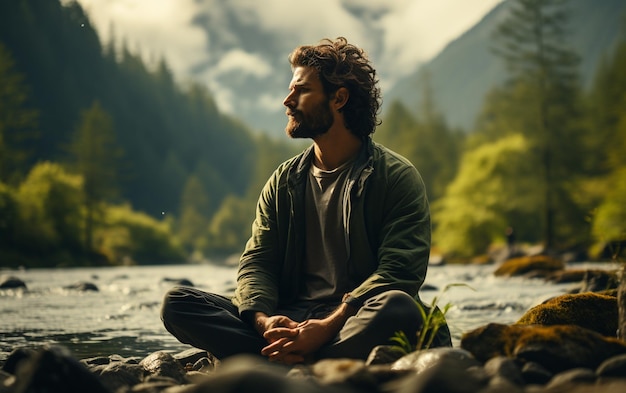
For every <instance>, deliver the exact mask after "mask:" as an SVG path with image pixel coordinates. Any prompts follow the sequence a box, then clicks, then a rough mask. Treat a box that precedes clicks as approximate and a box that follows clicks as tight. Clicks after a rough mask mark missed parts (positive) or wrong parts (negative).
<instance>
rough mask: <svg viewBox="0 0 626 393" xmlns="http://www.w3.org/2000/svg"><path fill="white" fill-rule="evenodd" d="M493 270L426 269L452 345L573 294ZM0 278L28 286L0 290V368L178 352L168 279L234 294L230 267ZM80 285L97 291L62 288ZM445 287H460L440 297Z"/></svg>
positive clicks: (425, 294) (429, 293)
mask: <svg viewBox="0 0 626 393" xmlns="http://www.w3.org/2000/svg"><path fill="white" fill-rule="evenodd" d="M588 265H589V264H581V265H577V266H576V267H587V266H588ZM593 267H606V268H610V267H613V268H614V267H615V266H612V265H609V264H603V265H598V264H593ZM494 270H495V266H494V265H443V266H431V267H429V270H428V276H427V278H426V283H427V284H429V285H430V286H434V287H436V288H438V290H423V291H421V297H422V299H423V300H424V301H425V302H428V303H430V302H431V301H432V300H433V299H434V297H437V298H438V299H439V300H438V304H439V305H445V304H448V303H450V304H451V308H450V309H449V311H448V314H447V319H448V324H449V326H450V330H451V332H452V336H453V344H454V345H455V346H457V345H458V343H459V340H460V337H461V335H462V333H463V332H466V331H469V330H472V329H474V328H477V327H479V326H482V325H484V324H486V323H488V322H500V323H513V322H515V321H516V320H517V319H518V318H519V317H520V316H521V315H522V314H523V313H524V312H525V311H526V310H527V309H529V308H530V307H532V306H534V305H536V304H539V303H540V302H542V301H543V300H545V299H547V298H549V297H552V296H555V295H560V294H563V293H566V292H568V291H570V290H571V289H573V288H576V287H577V285H576V284H552V283H546V282H545V281H543V280H539V279H532V280H530V279H523V278H500V277H495V276H493V274H492V272H493V271H494ZM0 275H12V276H16V277H18V278H20V279H21V280H23V281H24V282H25V283H26V285H27V289H26V290H0V363H2V362H3V361H4V360H6V358H7V356H8V355H9V354H10V352H11V351H12V350H13V349H14V348H17V347H20V346H34V347H36V346H39V345H42V344H61V345H64V346H66V347H67V348H69V349H70V350H71V351H72V353H73V354H74V355H75V356H76V357H77V358H81V359H82V358H87V357H92V356H100V355H111V354H119V355H121V356H125V357H127V356H139V357H143V356H146V355H147V354H149V353H151V352H154V351H157V350H166V351H170V352H178V351H182V350H184V349H187V348H189V347H188V346H187V345H184V344H181V343H179V342H178V341H176V339H174V338H173V337H172V336H171V335H170V334H169V333H168V332H167V331H166V330H165V328H164V327H163V325H162V324H161V320H160V317H159V308H160V303H161V299H162V297H163V295H164V293H165V292H166V291H167V289H168V288H170V287H171V286H172V285H173V284H172V282H171V281H167V279H183V278H184V279H188V280H190V281H191V282H192V283H193V284H194V285H195V286H196V287H198V288H201V289H203V290H207V291H211V292H216V293H223V294H229V293H232V291H233V288H234V285H235V284H234V283H235V270H234V268H232V267H227V266H221V265H212V264H203V265H198V264H194V265H167V266H128V267H107V268H63V269H26V270H14V271H11V270H0ZM78 282H90V283H93V284H95V285H96V286H97V287H98V289H99V290H98V291H85V292H80V291H76V290H70V289H64V288H65V287H67V286H69V285H72V284H75V283H78ZM449 284H463V285H462V286H451V287H449V288H448V290H447V291H443V290H442V289H443V288H444V287H446V286H447V285H449Z"/></svg>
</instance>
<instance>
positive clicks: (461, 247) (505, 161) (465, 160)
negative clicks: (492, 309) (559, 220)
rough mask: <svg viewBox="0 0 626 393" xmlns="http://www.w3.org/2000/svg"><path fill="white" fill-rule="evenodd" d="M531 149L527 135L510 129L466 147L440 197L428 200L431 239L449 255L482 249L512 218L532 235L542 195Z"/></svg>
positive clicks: (472, 252) (527, 233) (473, 253)
mask: <svg viewBox="0 0 626 393" xmlns="http://www.w3.org/2000/svg"><path fill="white" fill-rule="evenodd" d="M530 151H531V150H530V145H529V142H528V140H527V139H526V138H524V137H523V136H522V135H520V134H512V135H510V136H508V137H504V138H502V139H500V140H498V141H495V142H493V143H488V144H483V145H480V146H479V147H477V148H475V149H474V150H472V151H468V152H466V153H465V154H464V155H463V157H462V159H461V165H460V168H459V173H458V174H457V176H456V178H455V179H454V180H453V181H452V183H451V184H450V185H449V187H448V189H447V190H446V194H445V196H444V197H443V198H441V199H440V200H438V201H436V202H435V203H434V204H433V221H435V222H436V225H435V227H434V232H433V243H434V244H435V245H437V247H439V248H440V249H442V251H444V252H446V253H448V254H451V255H457V256H461V257H470V256H474V255H477V254H480V253H483V252H484V251H485V250H486V249H487V247H488V246H489V245H490V244H491V243H492V242H494V241H495V240H496V239H499V238H501V236H502V234H503V233H504V230H505V228H506V227H507V226H509V225H511V224H513V223H514V224H515V227H516V228H519V231H520V232H522V233H524V234H526V235H528V236H531V232H530V231H532V228H533V227H534V223H535V222H536V221H537V219H538V217H537V213H536V212H537V211H538V209H539V207H540V206H541V199H540V197H539V195H538V193H537V190H536V187H535V184H536V183H535V177H534V174H535V173H536V171H537V170H536V166H535V165H536V164H535V162H534V161H533V160H532V159H529V154H530ZM526 229H527V230H526Z"/></svg>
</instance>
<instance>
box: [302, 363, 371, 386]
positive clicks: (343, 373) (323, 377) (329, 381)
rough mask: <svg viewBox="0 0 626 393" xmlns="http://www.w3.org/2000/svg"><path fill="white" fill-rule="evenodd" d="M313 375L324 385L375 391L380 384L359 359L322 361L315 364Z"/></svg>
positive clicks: (312, 369) (312, 368) (312, 370)
mask: <svg viewBox="0 0 626 393" xmlns="http://www.w3.org/2000/svg"><path fill="white" fill-rule="evenodd" d="M311 374H312V375H313V376H314V377H315V378H316V380H318V381H319V382H320V383H321V384H323V385H335V386H345V387H348V386H353V387H355V388H359V389H365V390H375V389H376V386H377V382H378V381H377V380H376V378H375V377H374V376H373V375H372V374H371V373H370V372H369V370H368V369H367V367H366V366H365V362H363V361H362V360H357V359H322V360H320V361H318V362H316V363H315V364H313V366H312V367H311Z"/></svg>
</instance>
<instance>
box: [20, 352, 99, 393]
mask: <svg viewBox="0 0 626 393" xmlns="http://www.w3.org/2000/svg"><path fill="white" fill-rule="evenodd" d="M11 392H12V393H26V392H66V393H83V392H93V393H110V391H109V390H108V389H107V388H106V387H105V386H104V385H103V384H102V382H101V381H100V379H99V378H98V377H97V376H96V375H94V374H93V373H91V372H90V371H89V370H88V369H87V368H86V367H85V366H84V365H83V364H82V363H80V362H79V361H78V360H76V359H75V358H74V357H72V355H71V354H70V353H69V351H68V350H67V349H65V348H63V347H44V348H41V349H40V350H38V351H37V352H36V353H35V354H34V355H33V356H31V357H29V358H27V359H24V360H22V361H20V363H19V365H18V368H17V371H16V375H15V382H14V383H13V386H12V387H11Z"/></svg>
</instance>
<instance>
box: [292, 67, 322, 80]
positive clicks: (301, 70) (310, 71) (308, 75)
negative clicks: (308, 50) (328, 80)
mask: <svg viewBox="0 0 626 393" xmlns="http://www.w3.org/2000/svg"><path fill="white" fill-rule="evenodd" d="M316 81H317V82H319V76H318V75H317V70H316V69H315V68H313V67H304V66H298V67H295V68H294V69H293V77H292V78H291V84H294V85H295V84H297V85H303V84H307V83H315V82H316Z"/></svg>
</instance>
